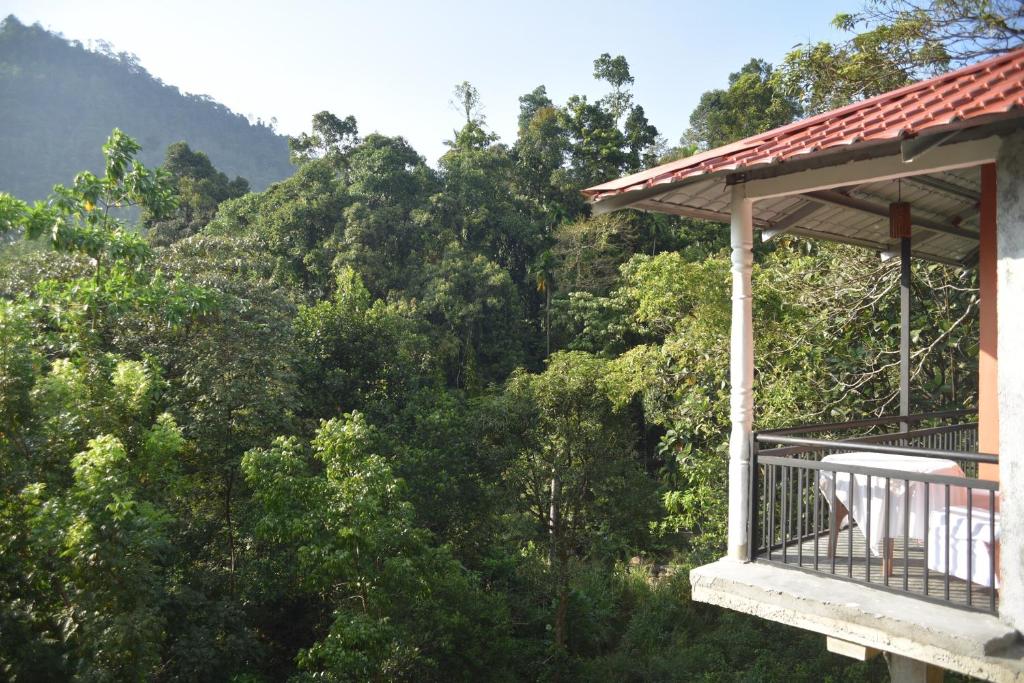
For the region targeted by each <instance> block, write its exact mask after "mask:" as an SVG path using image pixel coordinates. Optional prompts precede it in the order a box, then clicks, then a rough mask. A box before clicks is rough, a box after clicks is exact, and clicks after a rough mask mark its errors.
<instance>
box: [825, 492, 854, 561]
mask: <svg viewBox="0 0 1024 683" xmlns="http://www.w3.org/2000/svg"><path fill="white" fill-rule="evenodd" d="M849 514H850V513H849V511H848V510H847V509H846V506H845V505H843V504H842V503H841V502H839V501H838V500H837V501H836V509H835V510H833V511H832V521H831V522H830V523H829V525H828V559H830V560H831V559H832V558H833V557H835V556H836V545H837V544H838V543H839V530H840V529H841V528H842V527H843V520H844V519H846V518H847V517H848V516H849Z"/></svg>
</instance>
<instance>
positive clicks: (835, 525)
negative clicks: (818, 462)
mask: <svg viewBox="0 0 1024 683" xmlns="http://www.w3.org/2000/svg"><path fill="white" fill-rule="evenodd" d="M838 489H839V471H838V470H832V508H831V509H830V510H829V511H828V514H829V518H828V523H829V528H830V529H835V530H836V532H835V538H834V539H833V538H832V533H831V532H829V543H830V544H831V545H832V557H831V558H829V559H831V560H832V573H833V574H835V573H836V555H838V554H839V552H838V551H839V547H838V546H839V531H840V529H839V516H838V515H837V514H836V508H837V507H838V506H839V499H838V497H837V496H836V491H837V490H838Z"/></svg>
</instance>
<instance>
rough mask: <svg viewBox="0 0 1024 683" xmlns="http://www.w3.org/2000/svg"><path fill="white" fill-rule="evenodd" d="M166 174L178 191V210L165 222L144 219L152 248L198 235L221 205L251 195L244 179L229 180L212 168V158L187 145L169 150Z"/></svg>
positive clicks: (175, 194)
mask: <svg viewBox="0 0 1024 683" xmlns="http://www.w3.org/2000/svg"><path fill="white" fill-rule="evenodd" d="M163 170H165V171H166V172H167V173H168V174H169V176H170V179H171V183H172V184H173V186H174V189H175V192H174V196H173V199H174V203H175V209H174V211H173V212H171V213H170V214H169V215H167V216H165V217H163V218H162V219H160V218H157V217H156V216H153V215H151V214H149V213H147V214H146V215H144V216H143V225H145V227H146V229H147V230H148V231H149V242H150V244H153V245H167V244H171V243H173V242H176V241H178V240H180V239H184V238H185V237H188V236H190V235H193V234H195V233H197V232H199V230H201V229H202V228H204V227H205V226H206V224H207V223H209V222H210V221H211V220H212V219H213V217H214V215H215V214H216V213H217V207H218V206H220V204H221V202H224V201H227V200H228V199H234V198H235V197H241V196H242V195H244V194H246V193H248V192H249V182H248V181H247V180H246V179H245V178H241V177H236V178H235V179H234V180H228V177H227V176H226V175H224V174H223V173H221V172H220V171H218V170H217V169H216V168H214V167H213V164H212V163H210V159H209V157H207V156H206V155H205V154H204V153H202V152H193V151H192V149H191V148H190V147H189V146H188V144H187V143H184V142H176V143H174V144H173V145H171V146H170V147H168V148H167V154H166V158H165V160H164V165H163Z"/></svg>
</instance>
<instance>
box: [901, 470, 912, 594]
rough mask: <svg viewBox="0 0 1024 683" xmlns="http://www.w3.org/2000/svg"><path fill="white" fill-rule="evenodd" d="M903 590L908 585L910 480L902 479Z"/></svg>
mask: <svg viewBox="0 0 1024 683" xmlns="http://www.w3.org/2000/svg"><path fill="white" fill-rule="evenodd" d="M903 501H904V502H903V590H904V592H905V591H906V590H907V587H908V586H909V585H910V502H911V501H910V480H909V479H904V480H903Z"/></svg>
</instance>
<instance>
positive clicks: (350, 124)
mask: <svg viewBox="0 0 1024 683" xmlns="http://www.w3.org/2000/svg"><path fill="white" fill-rule="evenodd" d="M359 142H360V140H359V126H358V124H357V123H356V119H355V117H354V116H351V115H350V116H346V117H345V118H344V119H339V118H338V117H337V116H335V115H334V114H332V113H331V112H329V111H322V112H318V113H317V114H314V115H313V132H311V133H300V134H299V136H298V137H294V138H293V137H289V138H288V149H289V150H290V152H291V160H292V163H293V164H295V165H297V166H301V165H302V164H305V163H308V162H310V161H312V160H314V159H327V160H328V161H330V162H331V163H332V164H333V165H334V166H336V167H338V168H339V169H341V168H343V167H344V161H345V156H346V155H347V154H348V153H349V152H350V151H351V150H352V148H353V147H355V146H356V145H358V144H359Z"/></svg>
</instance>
